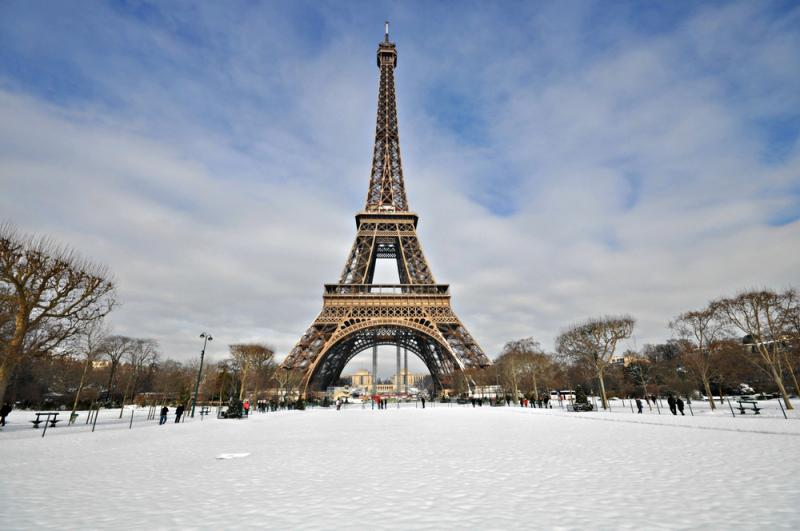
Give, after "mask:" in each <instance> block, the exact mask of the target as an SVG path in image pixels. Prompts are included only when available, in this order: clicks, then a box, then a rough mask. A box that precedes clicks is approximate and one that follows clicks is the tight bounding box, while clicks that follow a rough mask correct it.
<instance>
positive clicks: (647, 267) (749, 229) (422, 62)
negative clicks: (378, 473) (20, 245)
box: [0, 2, 800, 358]
mask: <svg viewBox="0 0 800 531" xmlns="http://www.w3.org/2000/svg"><path fill="white" fill-rule="evenodd" d="M458 7H459V8H458V9H453V5H448V4H446V3H445V4H435V5H428V4H426V3H419V4H412V3H402V4H395V3H390V4H385V5H376V4H373V3H364V4H348V5H345V6H337V8H336V9H334V8H333V6H327V5H324V4H322V5H319V4H316V3H315V4H301V3H291V4H289V3H287V4H283V5H276V4H269V5H265V6H254V5H251V4H250V3H243V4H240V5H238V4H234V5H231V4H226V5H224V6H222V5H219V6H218V5H216V4H208V3H199V4H180V5H178V4H168V5H164V4H149V3H140V4H133V5H131V4H126V3H123V4H106V5H97V4H93V5H92V6H91V7H90V6H88V5H86V6H81V5H80V4H79V5H75V4H72V5H69V6H68V5H65V4H63V3H58V2H53V3H35V4H31V3H25V2H20V3H14V2H6V3H3V4H2V6H0V117H2V125H0V185H2V190H3V193H2V194H0V211H2V215H0V217H3V218H8V219H11V220H13V221H15V222H16V223H18V224H19V225H20V226H21V227H22V228H24V229H27V230H31V231H38V232H46V233H49V234H53V235H55V236H56V237H58V238H59V239H61V240H63V241H65V242H68V243H70V244H71V245H73V246H74V247H76V248H78V249H80V250H81V251H82V252H83V253H85V254H87V255H89V256H92V257H94V258H96V259H98V260H101V261H103V262H105V263H107V264H108V265H110V266H111V267H112V269H114V271H115V272H116V273H117V276H118V277H119V282H120V292H121V293H120V294H121V298H122V299H123V301H124V302H125V304H124V306H123V307H122V308H121V309H120V310H119V311H118V312H116V314H115V315H114V318H113V320H114V325H115V326H116V328H117V330H119V331H120V332H121V333H127V334H135V335H140V336H150V337H155V338H157V339H158V340H159V341H160V342H161V343H162V345H164V349H165V351H166V353H167V354H169V355H171V356H174V357H179V358H185V357H190V356H194V355H196V351H197V348H196V347H197V341H196V336H197V335H198V334H199V332H200V331H201V330H203V329H210V330H212V331H213V332H214V333H215V336H216V337H217V338H219V343H220V345H218V346H217V348H218V349H220V350H221V346H222V345H224V344H226V343H232V342H237V341H245V340H264V341H268V342H271V343H273V344H274V345H275V346H276V347H278V349H279V350H280V351H282V352H285V351H287V350H288V349H289V348H290V347H291V345H292V344H293V342H294V341H295V340H296V339H297V338H298V337H299V335H300V334H301V333H302V332H303V331H304V330H305V328H306V326H307V325H308V324H309V323H310V321H311V320H312V319H313V317H314V316H315V315H316V312H317V311H318V310H319V308H320V305H321V297H320V294H321V288H322V284H323V283H324V282H331V281H334V280H335V279H336V277H337V274H338V272H339V270H340V268H341V265H342V261H343V260H344V257H345V254H346V252H347V250H348V248H349V245H350V243H351V241H352V237H353V231H354V226H353V222H352V218H351V216H352V214H353V213H354V212H355V211H356V210H358V209H359V208H360V207H361V204H362V201H363V197H364V194H365V191H366V182H367V178H368V171H369V163H370V150H371V142H372V135H373V127H374V123H373V122H374V113H375V109H374V106H375V98H376V92H377V71H376V69H375V65H374V49H375V45H376V43H377V40H378V39H379V38H380V37H381V29H382V24H381V23H382V21H383V20H384V19H385V18H390V19H391V20H392V21H393V26H392V27H393V30H392V35H393V39H394V40H396V41H397V43H398V47H399V53H400V57H399V65H398V70H397V82H398V98H399V112H400V132H401V139H402V148H403V161H404V165H405V170H406V179H407V188H408V193H409V199H410V202H411V205H412V207H413V208H414V209H415V210H416V211H417V212H418V213H419V214H420V216H421V222H420V227H419V230H420V235H421V238H422V242H423V244H424V246H425V251H426V254H427V256H428V258H429V260H430V262H431V264H432V267H433V269H434V273H435V275H436V277H437V279H438V280H439V281H441V282H449V283H451V285H452V287H453V294H454V297H453V302H454V304H455V307H456V310H457V311H458V312H459V314H460V316H461V318H462V319H463V320H464V321H465V323H466V324H467V325H468V326H469V327H470V329H471V330H472V332H473V335H475V336H476V338H477V339H478V340H479V341H480V342H481V343H482V344H483V346H484V348H485V349H486V350H487V351H488V352H490V353H495V352H497V350H498V349H499V348H500V347H501V346H502V343H503V342H504V341H506V340H508V339H512V338H516V337H520V336H528V335H534V336H537V337H538V338H539V339H540V340H541V341H542V342H543V343H544V344H545V345H551V344H552V340H553V338H554V336H555V335H556V334H557V333H558V331H559V330H560V328H562V327H563V326H565V325H567V324H569V323H570V322H572V321H574V320H578V319H581V318H583V317H585V316H588V315H595V314H598V313H609V312H610V313H614V312H626V313H631V314H633V315H634V316H636V317H638V318H639V326H638V330H637V341H638V343H639V344H641V343H643V342H653V341H660V340H663V339H664V338H665V337H667V335H668V330H667V327H666V323H667V322H668V320H669V319H670V318H671V317H673V316H674V315H675V314H677V313H678V312H681V311H684V310H686V309H690V308H694V307H698V306H700V305H702V304H704V303H705V302H706V301H707V300H708V299H710V298H712V297H714V296H717V295H719V294H723V293H728V292H731V291H733V290H736V289H738V288H740V287H746V286H753V285H768V286H773V287H778V288H779V287H783V286H786V285H789V284H795V285H796V284H798V280H800V278H799V274H798V270H799V269H798V265H800V263H799V262H800V256H799V255H798V254H797V252H796V250H795V249H797V248H800V221H798V219H800V146H799V145H798V132H799V130H800V125H798V124H800V120H798V116H800V30H798V29H797V28H798V27H800V23H799V22H800V8H798V7H797V6H796V5H795V4H794V3H791V2H787V3H780V2H775V3H770V4H753V3H749V2H742V3H725V4H702V5H700V4H695V3H682V2H669V3H664V4H655V3H651V4H648V5H647V6H642V5H641V4H636V5H633V4H630V5H629V4H622V3H617V4H608V3H600V4H591V3H568V4H564V3H558V4H556V3H554V4H540V3H539V4H536V5H535V6H530V5H528V4H527V3H519V4H515V5H513V6H512V5H510V4H509V3H500V4H496V5H487V4H485V3H476V4H465V3H461V2H459V3H458ZM219 355H221V352H219Z"/></svg>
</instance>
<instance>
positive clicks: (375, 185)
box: [282, 22, 491, 397]
mask: <svg viewBox="0 0 800 531" xmlns="http://www.w3.org/2000/svg"><path fill="white" fill-rule="evenodd" d="M377 62H378V68H379V69H380V74H381V77H380V87H379V90H378V119H377V125H376V127H375V146H374V149H373V156H372V173H371V175H370V180H369V189H368V190H367V200H366V203H365V205H364V210H363V211H361V212H359V213H358V214H356V226H357V227H358V232H357V233H356V239H355V242H354V243H353V247H352V249H351V250H350V254H349V255H348V257H347V261H346V262H345V264H344V269H343V270H342V274H341V276H340V277H339V282H338V283H336V284H325V290H324V293H323V296H322V311H321V312H320V314H319V315H318V316H317V318H316V319H315V320H314V322H313V323H312V324H311V326H310V327H309V329H308V330H307V331H306V333H305V334H303V337H302V338H301V339H300V341H298V342H297V344H296V345H295V347H294V348H293V349H292V350H291V351H290V353H289V355H288V356H287V357H286V360H285V361H284V362H283V364H282V367H283V368H284V369H289V370H299V371H301V372H302V374H303V379H302V381H301V385H300V389H301V395H302V396H304V397H305V396H307V395H309V394H310V393H313V392H314V391H319V390H323V391H324V390H325V389H326V388H327V387H328V386H330V385H332V384H333V383H334V382H335V381H336V380H337V379H338V378H339V376H340V375H341V373H342V370H343V369H344V367H345V365H347V363H348V362H349V361H350V360H351V359H352V358H353V357H354V356H355V355H356V354H358V353H360V352H363V351H365V350H368V349H370V348H372V354H373V372H372V375H373V392H374V385H375V383H374V382H375V380H376V371H375V369H376V364H377V361H376V360H377V349H378V346H379V345H396V346H397V373H398V376H399V375H400V373H401V370H400V350H401V348H402V349H403V350H405V351H406V372H405V374H407V373H408V355H407V352H408V351H409V350H410V351H411V352H412V353H413V354H416V355H417V356H418V357H419V358H420V359H421V360H422V361H423V362H424V363H425V365H426V367H427V368H428V371H429V372H430V374H431V377H432V378H433V382H434V386H435V387H437V388H438V389H442V388H444V387H447V386H449V385H451V384H452V382H453V377H454V376H455V374H457V373H458V372H459V371H461V372H463V371H464V370H465V369H468V368H475V367H484V366H487V365H490V364H491V362H490V361H489V359H488V358H487V357H486V355H485V354H484V353H483V351H482V350H481V348H480V347H479V346H478V344H477V343H476V342H475V340H474V339H473V338H472V336H471V335H470V334H469V332H467V329H466V328H465V327H464V325H462V324H461V321H459V319H458V317H456V315H455V313H454V312H453V309H452V308H451V306H450V290H449V286H448V285H447V284H437V283H436V280H435V279H434V277H433V273H432V272H431V269H430V267H429V266H428V262H427V260H425V255H424V254H423V252H422V246H421V245H420V243H419V239H418V238H417V231H416V227H417V221H418V217H417V215H416V214H415V213H413V212H411V211H409V209H408V200H407V199H406V190H405V184H404V182H403V167H402V164H401V159H400V136H399V133H398V128H397V103H396V101H395V87H394V69H395V67H396V66H397V49H396V46H395V44H394V43H393V42H389V24H388V22H387V23H386V26H385V38H384V41H383V42H381V43H380V44H379V45H378V58H377ZM378 259H392V260H395V261H396V263H397V273H398V277H399V280H400V283H399V284H373V277H374V274H375V264H376V261H377V260H378ZM467 381H468V382H469V380H468V379H467ZM396 385H397V390H398V392H399V391H400V390H401V382H400V378H399V377H398V379H397V380H396Z"/></svg>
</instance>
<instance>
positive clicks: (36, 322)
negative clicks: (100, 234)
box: [0, 224, 115, 402]
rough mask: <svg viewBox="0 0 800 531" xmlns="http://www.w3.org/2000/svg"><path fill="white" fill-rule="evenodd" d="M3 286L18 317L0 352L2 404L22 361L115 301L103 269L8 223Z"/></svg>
mask: <svg viewBox="0 0 800 531" xmlns="http://www.w3.org/2000/svg"><path fill="white" fill-rule="evenodd" d="M0 287H2V291H0V296H2V297H3V299H4V303H3V305H2V306H3V307H4V308H6V309H8V308H11V309H12V310H13V321H14V327H13V332H12V333H11V335H10V338H9V340H8V343H7V344H6V345H5V348H3V349H2V351H1V352H0V356H1V357H0V402H2V401H3V399H4V397H5V391H6V386H7V385H8V378H9V376H10V374H11V372H12V371H13V370H14V368H15V367H16V366H17V364H18V363H19V362H20V361H22V360H23V359H25V358H26V356H29V355H31V354H32V353H35V352H48V351H53V350H55V349H56V348H58V347H59V346H61V345H62V343H64V342H65V341H67V340H69V339H71V338H73V337H75V336H77V335H78V334H80V333H81V332H82V331H83V330H84V329H85V327H86V326H87V325H88V324H89V323H91V322H93V321H97V320H99V319H102V318H103V317H104V316H105V315H107V314H108V313H109V312H110V311H111V309H112V308H113V307H114V304H115V293H114V282H113V280H111V278H110V275H109V272H108V270H107V269H106V268H105V267H102V266H98V265H96V264H94V263H92V262H90V261H88V260H86V259H84V258H81V257H79V256H78V255H77V254H76V253H75V252H73V251H71V250H69V249H67V248H65V247H59V246H57V245H56V244H54V243H53V242H52V241H51V240H49V239H47V238H38V239H35V238H33V237H31V236H23V235H22V234H20V233H19V232H17V230H16V229H15V228H13V227H12V226H11V225H7V224H6V225H0ZM4 311H7V310H4Z"/></svg>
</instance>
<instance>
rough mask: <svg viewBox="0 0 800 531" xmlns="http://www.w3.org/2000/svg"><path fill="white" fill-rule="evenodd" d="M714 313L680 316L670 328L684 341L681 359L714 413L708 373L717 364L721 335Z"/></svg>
mask: <svg viewBox="0 0 800 531" xmlns="http://www.w3.org/2000/svg"><path fill="white" fill-rule="evenodd" d="M718 317H719V316H718V315H717V312H715V311H714V309H713V308H710V307H709V308H705V309H703V310H698V311H693V312H686V313H683V314H681V315H679V316H678V317H677V318H676V319H675V320H674V321H672V322H671V323H670V324H669V327H670V328H671V329H672V330H673V331H674V332H675V333H676V334H677V335H678V337H680V338H681V339H684V340H685V341H684V342H683V343H682V345H683V347H684V348H683V349H682V352H681V358H682V359H683V361H684V363H686V365H688V367H689V369H690V370H691V371H692V372H693V373H694V374H695V375H696V376H697V377H698V378H700V380H701V381H702V382H703V388H704V389H705V393H706V396H707V397H708V400H709V404H711V409H712V410H714V409H717V405H716V404H715V403H714V396H713V394H712V393H711V369H712V365H713V364H714V363H715V361H716V353H717V351H718V349H717V346H718V344H719V343H718V341H719V339H720V336H721V333H722V331H723V323H722V322H720V320H719V318H718Z"/></svg>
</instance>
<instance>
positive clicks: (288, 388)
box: [272, 368, 303, 401]
mask: <svg viewBox="0 0 800 531" xmlns="http://www.w3.org/2000/svg"><path fill="white" fill-rule="evenodd" d="M302 378H303V375H302V373H301V372H300V371H297V370H291V369H284V368H279V369H278V370H276V371H275V372H274V374H273V375H272V379H273V380H275V382H276V383H277V384H278V388H279V393H280V396H281V397H282V399H283V400H284V401H288V397H289V395H291V394H292V391H293V390H294V388H295V386H297V384H298V383H299V382H300V380H302Z"/></svg>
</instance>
